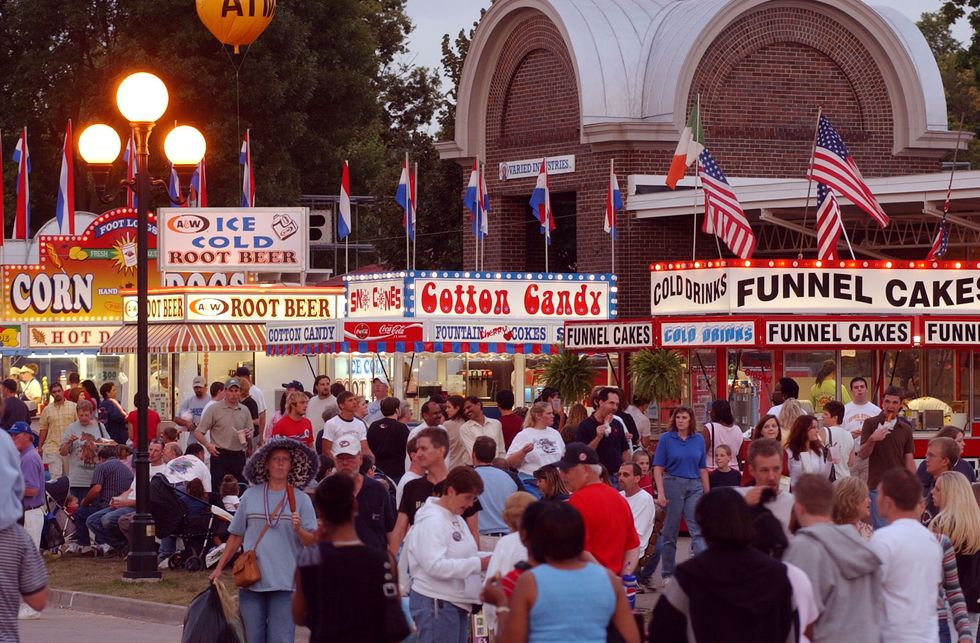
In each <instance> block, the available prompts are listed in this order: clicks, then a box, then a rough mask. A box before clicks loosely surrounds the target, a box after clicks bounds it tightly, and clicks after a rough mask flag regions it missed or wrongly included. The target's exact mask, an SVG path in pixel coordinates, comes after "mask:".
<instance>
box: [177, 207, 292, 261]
mask: <svg viewBox="0 0 980 643" xmlns="http://www.w3.org/2000/svg"><path fill="white" fill-rule="evenodd" d="M308 217H309V210H308V209H307V208H163V209H161V210H160V236H159V246H160V258H159V264H160V269H161V270H168V271H173V272H193V271H197V270H203V271H206V272H215V271H225V270H245V271H248V272H301V271H304V270H306V266H307V247H308V245H309V244H308V243H307V220H308Z"/></svg>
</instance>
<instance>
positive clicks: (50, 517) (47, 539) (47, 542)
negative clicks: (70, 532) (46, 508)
mask: <svg viewBox="0 0 980 643" xmlns="http://www.w3.org/2000/svg"><path fill="white" fill-rule="evenodd" d="M64 544H65V535H64V534H63V533H61V527H59V526H58V521H57V520H56V519H55V517H54V514H50V513H46V514H44V526H43V527H42V528H41V551H47V550H49V549H56V548H58V547H61V546H62V545H64Z"/></svg>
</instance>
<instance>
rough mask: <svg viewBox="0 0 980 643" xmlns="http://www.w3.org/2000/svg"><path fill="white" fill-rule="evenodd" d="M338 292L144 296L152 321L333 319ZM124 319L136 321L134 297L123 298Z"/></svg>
mask: <svg viewBox="0 0 980 643" xmlns="http://www.w3.org/2000/svg"><path fill="white" fill-rule="evenodd" d="M341 307H342V298H341V297H340V296H339V295H335V294H330V293H320V292H316V289H314V288H305V289H301V290H300V289H295V290H269V291H258V292H257V291H252V292H248V291H243V292H229V291H228V290H227V289H210V288H193V289H190V290H188V291H186V292H183V293H175V294H172V295H170V294H157V293H154V294H151V295H150V296H149V297H148V298H147V309H148V318H149V320H150V321H152V322H180V321H190V322H262V321H283V320H303V319H307V320H323V319H335V318H337V316H338V315H340V314H342V312H343V311H342V308H341ZM124 308H125V315H124V320H125V321H127V322H134V321H136V297H135V296H134V295H126V297H125V298H124Z"/></svg>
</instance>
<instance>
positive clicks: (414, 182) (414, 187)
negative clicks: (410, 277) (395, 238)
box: [412, 161, 419, 270]
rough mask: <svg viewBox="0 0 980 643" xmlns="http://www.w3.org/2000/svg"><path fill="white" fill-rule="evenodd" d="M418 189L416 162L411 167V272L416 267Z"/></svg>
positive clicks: (417, 166)
mask: <svg viewBox="0 0 980 643" xmlns="http://www.w3.org/2000/svg"><path fill="white" fill-rule="evenodd" d="M418 189H419V164H418V161H416V162H415V164H414V165H413V167H412V232H413V233H414V234H413V235H412V270H415V269H416V268H417V267H418V257H419V255H418V238H419V234H418V232H419V231H418V230H416V229H415V228H416V227H417V226H418V222H419V217H418V212H419V204H418V202H417V201H416V197H417V196H418Z"/></svg>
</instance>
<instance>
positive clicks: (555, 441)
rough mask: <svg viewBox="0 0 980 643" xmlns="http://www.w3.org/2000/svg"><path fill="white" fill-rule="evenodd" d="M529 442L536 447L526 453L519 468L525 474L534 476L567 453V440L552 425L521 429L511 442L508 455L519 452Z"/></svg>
mask: <svg viewBox="0 0 980 643" xmlns="http://www.w3.org/2000/svg"><path fill="white" fill-rule="evenodd" d="M527 444H533V445H534V449H533V450H531V451H529V452H527V453H525V454H524V462H522V463H521V466H520V467H518V469H517V470H518V471H520V472H521V473H523V474H524V475H528V476H533V475H534V472H535V471H537V470H538V469H540V468H541V467H543V466H545V465H549V464H552V463H554V462H558V461H559V460H561V457H562V456H563V455H565V441H564V440H563V439H562V437H561V433H559V432H558V431H555V430H554V429H553V428H551V427H550V426H549V427H547V428H544V429H532V428H527V429H521V431H520V433H518V434H517V435H515V436H514V441H513V442H511V443H510V448H509V449H507V455H512V454H514V453H517V452H518V451H520V450H521V449H523V448H524V446H525V445H527Z"/></svg>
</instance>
